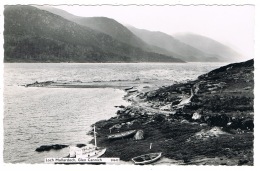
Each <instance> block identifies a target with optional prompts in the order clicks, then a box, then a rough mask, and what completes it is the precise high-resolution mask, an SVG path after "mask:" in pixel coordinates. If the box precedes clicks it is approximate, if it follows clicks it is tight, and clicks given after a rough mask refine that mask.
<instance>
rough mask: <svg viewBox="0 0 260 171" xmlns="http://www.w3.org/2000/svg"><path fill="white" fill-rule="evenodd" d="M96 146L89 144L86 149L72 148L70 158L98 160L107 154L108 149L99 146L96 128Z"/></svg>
mask: <svg viewBox="0 0 260 171" xmlns="http://www.w3.org/2000/svg"><path fill="white" fill-rule="evenodd" d="M94 140H95V145H92V144H88V145H86V146H84V147H81V148H80V147H76V146H70V153H69V157H70V158H98V157H100V156H102V155H103V154H104V153H105V152H106V148H102V147H98V146H97V139H96V130H95V126H94Z"/></svg>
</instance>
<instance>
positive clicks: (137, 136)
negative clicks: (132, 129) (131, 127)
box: [134, 130, 144, 140]
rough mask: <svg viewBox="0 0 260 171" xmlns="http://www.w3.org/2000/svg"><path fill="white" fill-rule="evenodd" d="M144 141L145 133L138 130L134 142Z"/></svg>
mask: <svg viewBox="0 0 260 171" xmlns="http://www.w3.org/2000/svg"><path fill="white" fill-rule="evenodd" d="M143 139H144V131H143V130H138V131H137V132H136V133H135V135H134V140H143Z"/></svg>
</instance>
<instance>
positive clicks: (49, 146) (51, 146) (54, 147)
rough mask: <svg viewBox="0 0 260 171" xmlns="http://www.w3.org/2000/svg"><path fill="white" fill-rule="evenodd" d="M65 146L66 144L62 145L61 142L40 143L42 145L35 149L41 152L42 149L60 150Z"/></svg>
mask: <svg viewBox="0 0 260 171" xmlns="http://www.w3.org/2000/svg"><path fill="white" fill-rule="evenodd" d="M65 147H68V145H62V144H54V145H42V146H40V147H38V148H36V150H35V151H38V152H42V151H50V150H51V149H54V150H60V149H62V148H65Z"/></svg>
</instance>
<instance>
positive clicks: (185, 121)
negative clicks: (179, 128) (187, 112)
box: [181, 119, 189, 123]
mask: <svg viewBox="0 0 260 171" xmlns="http://www.w3.org/2000/svg"><path fill="white" fill-rule="evenodd" d="M181 123H189V121H187V120H186V119H183V120H182V121H181Z"/></svg>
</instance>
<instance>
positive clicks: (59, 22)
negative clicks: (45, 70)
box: [4, 5, 183, 62]
mask: <svg viewBox="0 0 260 171" xmlns="http://www.w3.org/2000/svg"><path fill="white" fill-rule="evenodd" d="M4 20H5V21H4V22H5V25H4V27H5V31H4V41H5V44H4V48H5V57H4V60H5V62H183V61H182V60H180V59H176V58H172V57H170V56H166V55H162V54H158V53H153V52H147V51H144V50H143V49H141V48H138V47H133V46H130V45H129V44H126V43H123V42H120V41H118V40H115V39H114V38H112V37H111V36H109V35H107V34H104V33H101V32H99V31H96V30H93V29H91V28H88V27H83V26H81V25H79V24H77V23H75V22H71V21H69V20H67V19H64V18H62V17H61V16H58V15H55V14H53V13H50V12H48V11H45V10H40V9H38V8H36V7H32V6H25V5H16V6H5V10H4Z"/></svg>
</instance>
